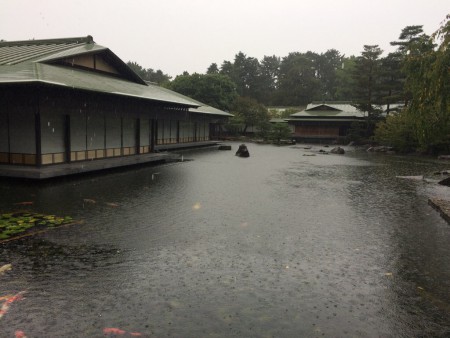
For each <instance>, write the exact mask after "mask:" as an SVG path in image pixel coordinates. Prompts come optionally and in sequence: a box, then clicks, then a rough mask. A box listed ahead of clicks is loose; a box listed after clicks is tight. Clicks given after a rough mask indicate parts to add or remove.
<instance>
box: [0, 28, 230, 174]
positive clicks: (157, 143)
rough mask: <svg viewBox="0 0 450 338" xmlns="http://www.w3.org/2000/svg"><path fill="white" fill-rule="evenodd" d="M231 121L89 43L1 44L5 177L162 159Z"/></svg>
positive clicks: (0, 149)
mask: <svg viewBox="0 0 450 338" xmlns="http://www.w3.org/2000/svg"><path fill="white" fill-rule="evenodd" d="M229 116H231V115H230V114H228V113H226V112H223V111H221V110H218V109H215V108H213V107H209V106H206V105H203V104H202V103H201V102H198V101H195V100H192V99H190V98H188V97H186V96H183V95H181V94H178V93H175V92H173V91H170V90H167V89H164V88H161V87H159V86H157V85H153V84H149V83H146V82H145V81H144V80H142V79H141V78H140V77H139V76H138V75H137V74H136V73H134V71H133V70H131V68H129V67H128V66H127V64H126V63H124V62H123V61H122V60H121V59H120V58H119V57H118V56H116V55H115V54H114V53H113V52H112V51H111V50H109V49H108V48H106V47H103V46H100V45H97V44H96V43H95V42H94V41H93V38H92V37H91V36H87V37H81V38H68V39H53V40H29V41H16V42H0V176H12V177H28V178H38V179H39V178H47V177H53V176H61V175H67V174H73V173H79V172H85V171H90V170H99V169H105V168H111V167H117V166H123V165H130V164H135V163H144V162H150V161H155V160H161V159H162V158H163V154H161V153H156V151H157V150H162V149H167V148H180V147H185V146H193V145H197V146H200V145H207V144H210V143H211V140H210V138H211V135H212V133H213V131H214V130H215V128H216V126H217V125H218V124H220V123H223V122H224V121H226V119H227V118H228V117H229Z"/></svg>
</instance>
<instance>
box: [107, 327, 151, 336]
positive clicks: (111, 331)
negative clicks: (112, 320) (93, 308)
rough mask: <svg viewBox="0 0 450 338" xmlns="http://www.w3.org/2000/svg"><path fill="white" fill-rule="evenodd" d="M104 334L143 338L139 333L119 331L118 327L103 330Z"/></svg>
mask: <svg viewBox="0 0 450 338" xmlns="http://www.w3.org/2000/svg"><path fill="white" fill-rule="evenodd" d="M103 334H105V335H106V334H115V335H124V334H126V335H130V336H132V337H141V336H142V333H139V332H127V331H124V330H121V329H118V328H116V327H105V328H104V329H103Z"/></svg>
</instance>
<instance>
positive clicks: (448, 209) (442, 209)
mask: <svg viewBox="0 0 450 338" xmlns="http://www.w3.org/2000/svg"><path fill="white" fill-rule="evenodd" d="M428 204H429V205H431V206H432V207H433V208H434V209H436V210H437V211H439V213H440V214H441V216H442V218H443V219H445V220H446V221H447V223H449V224H450V201H448V200H443V199H440V198H430V199H429V200H428Z"/></svg>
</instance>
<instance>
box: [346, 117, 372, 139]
mask: <svg viewBox="0 0 450 338" xmlns="http://www.w3.org/2000/svg"><path fill="white" fill-rule="evenodd" d="M367 140H368V135H367V128H366V124H365V123H361V122H353V123H352V124H351V126H350V129H349V130H348V133H347V136H346V141H347V142H355V143H356V144H361V143H363V142H366V141H367Z"/></svg>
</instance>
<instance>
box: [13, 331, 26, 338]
mask: <svg viewBox="0 0 450 338" xmlns="http://www.w3.org/2000/svg"><path fill="white" fill-rule="evenodd" d="M15 337H16V338H27V336H26V335H25V332H23V331H21V330H17V331H16V332H15Z"/></svg>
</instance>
